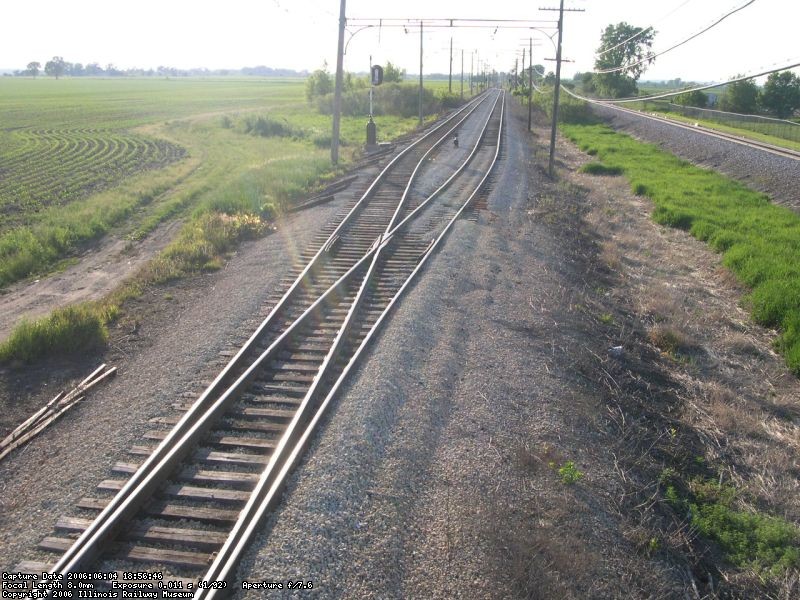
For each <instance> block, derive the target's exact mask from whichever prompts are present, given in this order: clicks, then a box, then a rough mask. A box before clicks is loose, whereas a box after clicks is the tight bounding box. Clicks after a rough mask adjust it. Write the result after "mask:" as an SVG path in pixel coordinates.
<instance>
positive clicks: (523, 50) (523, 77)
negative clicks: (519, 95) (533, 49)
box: [521, 48, 527, 88]
mask: <svg viewBox="0 0 800 600" xmlns="http://www.w3.org/2000/svg"><path fill="white" fill-rule="evenodd" d="M525 50H527V48H523V49H522V77H521V81H522V87H523V88H524V87H525Z"/></svg>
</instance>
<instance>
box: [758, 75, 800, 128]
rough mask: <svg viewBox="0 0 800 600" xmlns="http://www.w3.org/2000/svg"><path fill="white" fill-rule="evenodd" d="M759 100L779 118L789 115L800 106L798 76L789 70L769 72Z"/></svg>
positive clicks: (799, 81)
mask: <svg viewBox="0 0 800 600" xmlns="http://www.w3.org/2000/svg"><path fill="white" fill-rule="evenodd" d="M759 101H760V103H761V106H763V107H764V108H765V109H767V110H768V111H769V112H771V113H772V114H774V115H775V116H776V117H778V118H779V119H786V118H787V117H791V116H792V114H794V111H795V110H797V109H798V108H800V77H798V76H797V75H795V74H794V73H792V72H791V71H783V72H781V73H770V75H769V77H768V78H767V83H765V84H764V90H763V91H762V92H761V96H760V97H759Z"/></svg>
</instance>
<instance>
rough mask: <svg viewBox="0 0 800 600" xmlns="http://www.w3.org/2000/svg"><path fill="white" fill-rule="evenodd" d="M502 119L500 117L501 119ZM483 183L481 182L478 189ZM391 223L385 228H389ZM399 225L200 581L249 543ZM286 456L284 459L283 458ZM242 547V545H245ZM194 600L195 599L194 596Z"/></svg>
mask: <svg viewBox="0 0 800 600" xmlns="http://www.w3.org/2000/svg"><path fill="white" fill-rule="evenodd" d="M500 96H501V95H500V94H498V95H497V97H496V98H495V102H494V104H493V105H492V109H491V110H490V111H489V115H488V116H487V119H486V123H485V124H484V126H483V128H482V130H481V133H480V135H479V136H478V140H477V141H476V143H475V146H474V149H473V151H472V152H470V154H469V156H468V157H467V159H466V160H465V161H464V163H463V164H462V165H461V166H460V167H459V169H458V171H457V172H459V173H460V172H461V171H462V170H463V169H464V168H465V167H466V165H467V164H469V162H470V161H471V160H472V158H473V157H474V156H475V153H476V152H477V150H478V149H479V148H480V146H481V144H482V142H483V139H484V136H485V133H486V130H487V128H488V126H489V123H490V122H491V120H492V116H493V115H494V113H495V108H496V106H497V102H498V101H499V98H500ZM501 118H502V117H501ZM452 179H453V177H451V178H449V179H448V181H447V183H449V182H450V181H451V180H452ZM482 183H483V181H482V182H481V185H482ZM444 187H445V186H440V187H439V188H438V189H437V190H436V191H435V192H434V194H433V195H432V196H431V197H429V198H428V199H427V200H426V203H427V201H429V200H430V199H431V198H432V197H434V196H438V195H439V194H440V193H441V191H442V189H444ZM407 222H408V219H406V220H404V221H403V223H407ZM391 225H392V224H391V223H390V225H389V227H391ZM400 227H401V225H398V226H396V227H395V228H394V229H393V230H392V231H391V232H387V233H386V234H385V236H381V237H379V238H378V239H377V240H376V243H375V244H374V245H373V247H372V248H370V251H369V252H368V253H367V254H366V255H365V256H364V257H363V258H366V257H367V256H368V255H370V254H371V255H372V261H371V263H370V266H369V268H368V270H367V273H366V274H365V276H364V278H363V280H362V282H361V285H360V287H359V290H358V293H357V294H356V297H355V298H354V300H353V302H352V303H351V305H350V307H349V309H348V313H347V316H346V318H345V320H344V322H343V323H342V325H341V327H340V328H339V330H338V332H337V335H336V339H335V340H334V343H333V344H332V346H331V348H330V350H329V352H328V354H327V355H326V357H325V360H324V361H323V363H322V365H321V366H320V368H319V370H318V371H317V373H316V375H315V376H314V380H313V382H312V384H311V387H310V388H309V390H308V391H307V392H306V394H305V396H304V398H303V400H302V402H301V404H300V407H299V408H298V410H297V411H296V412H295V414H294V417H293V418H292V421H291V422H290V423H289V425H288V427H287V428H286V430H285V432H284V433H283V435H282V437H281V439H280V441H279V442H278V445H277V447H276V448H275V451H274V452H273V453H272V456H271V457H270V461H269V464H268V465H267V467H266V468H265V469H264V471H262V473H261V475H260V477H259V480H258V483H257V484H256V486H255V488H254V489H253V491H252V492H251V494H250V497H249V499H248V502H247V504H246V505H245V507H244V508H243V509H242V511H241V512H240V513H239V518H238V519H237V521H236V524H235V525H234V526H233V528H232V529H231V532H230V533H229V535H228V538H227V540H226V542H225V543H224V544H223V546H222V548H221V549H220V551H219V552H218V553H217V556H216V558H215V560H214V563H213V564H212V565H211V567H210V568H209V570H208V572H207V573H206V575H205V576H204V578H203V580H204V581H217V580H219V576H218V571H219V570H220V569H224V565H225V564H227V562H228V561H229V560H234V561H235V560H236V559H237V557H238V553H237V552H236V548H237V547H239V546H240V544H241V543H242V539H243V536H247V537H248V539H249V534H248V533H247V532H248V531H251V527H250V523H251V522H253V521H255V522H258V521H259V520H260V519H261V517H262V516H263V510H262V508H261V507H262V506H263V503H264V498H265V494H267V493H268V491H269V490H270V489H271V488H272V485H273V483H274V481H275V479H276V477H278V476H279V475H280V473H281V472H283V465H284V463H285V462H286V460H288V459H289V458H290V457H291V456H292V451H293V448H294V446H293V445H296V443H297V440H298V438H300V437H301V436H302V435H303V431H302V430H301V428H302V427H303V425H304V424H305V423H306V422H307V421H308V420H309V418H313V415H309V413H310V412H311V411H312V410H314V409H315V401H316V396H317V394H318V393H319V391H320V388H321V384H322V382H323V381H324V379H325V377H326V376H327V375H328V374H329V371H330V369H331V367H332V366H333V365H334V364H335V361H336V359H337V358H338V356H339V353H340V350H341V347H342V345H343V344H344V342H345V340H346V339H347V334H348V332H349V330H350V329H351V327H352V325H353V322H354V319H355V315H356V312H357V311H358V309H359V307H360V306H361V304H362V302H363V299H364V295H365V291H366V289H367V288H368V286H369V285H370V284H371V282H372V278H373V275H374V273H375V271H376V267H377V263H378V260H379V257H380V253H381V251H382V250H383V249H385V248H386V247H387V245H388V244H389V242H390V241H391V240H392V238H393V236H394V235H396V234H397V233H398V231H399V228H400ZM432 247H433V244H432V245H431V246H429V247H428V250H427V251H426V252H430V250H431V248H432ZM287 454H288V455H289V457H287V456H286V455H287ZM245 543H246V542H245ZM200 591H201V590H198V593H199V592H200ZM196 597H197V596H196Z"/></svg>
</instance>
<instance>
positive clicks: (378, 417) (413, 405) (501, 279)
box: [237, 118, 682, 600]
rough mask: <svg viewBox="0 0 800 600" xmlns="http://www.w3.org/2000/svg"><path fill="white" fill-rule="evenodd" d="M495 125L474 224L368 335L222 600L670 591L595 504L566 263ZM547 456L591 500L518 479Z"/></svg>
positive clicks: (514, 143) (523, 156) (536, 475)
mask: <svg viewBox="0 0 800 600" xmlns="http://www.w3.org/2000/svg"><path fill="white" fill-rule="evenodd" d="M509 124H510V125H511V129H510V131H509V133H508V134H507V136H506V149H505V151H504V155H505V159H504V161H503V162H502V163H501V164H500V166H499V172H498V175H497V181H496V183H495V186H494V190H493V192H492V194H491V196H490V198H489V204H488V210H487V211H485V212H482V213H481V216H480V218H479V220H478V222H469V221H467V220H465V219H462V220H460V221H459V222H458V223H457V224H456V226H455V227H454V229H453V231H452V233H451V234H450V236H449V237H448V239H447V240H446V243H445V244H444V247H443V248H442V250H441V251H440V252H439V254H438V255H436V256H435V257H433V259H432V260H431V261H430V262H429V263H428V266H427V267H426V268H425V269H424V271H423V273H422V276H421V278H420V279H419V280H418V282H417V283H416V284H415V285H414V286H413V287H412V289H411V290H410V292H409V293H408V294H407V296H406V297H405V299H404V300H403V302H402V303H401V305H400V307H399V309H398V310H397V311H396V312H395V313H394V315H393V316H392V318H391V319H390V321H389V323H388V325H387V326H386V327H385V330H384V331H383V333H382V334H381V335H379V336H378V339H377V340H376V342H375V343H374V345H373V347H372V349H371V351H370V353H369V358H368V360H367V362H365V363H364V364H363V365H362V366H361V367H360V369H359V370H358V372H357V374H356V375H355V377H354V378H353V379H352V381H351V383H349V384H348V385H347V386H346V389H344V390H343V392H342V393H341V394H340V395H339V397H338V400H337V401H336V403H335V406H334V407H333V408H332V410H331V414H330V415H329V417H328V418H327V419H326V420H325V421H327V422H325V423H323V425H322V428H321V431H320V432H319V434H318V438H317V440H316V441H315V442H314V443H313V444H312V446H311V449H310V450H309V452H308V453H307V458H306V460H305V461H304V462H303V463H301V465H300V466H299V467H298V469H297V471H296V472H295V474H294V475H293V476H292V480H291V481H290V483H289V485H288V486H287V492H286V494H285V497H284V502H283V504H282V506H281V507H280V508H279V509H278V511H277V512H276V514H274V515H273V516H272V517H271V518H270V519H269V522H268V524H267V525H266V526H265V527H264V529H263V530H262V531H261V532H260V533H259V534H258V536H257V539H256V541H255V543H254V544H253V545H252V548H251V551H250V552H249V553H248V555H247V556H246V557H245V559H244V561H243V563H242V565H241V567H240V570H239V581H238V582H237V589H239V590H240V588H241V585H242V584H241V580H247V581H249V582H253V581H271V582H282V583H283V585H284V586H285V585H286V584H287V582H288V581H289V580H293V581H295V580H297V579H303V580H304V581H308V580H310V581H312V582H313V586H314V591H315V594H318V595H319V597H323V598H509V597H520V596H526V595H527V594H529V593H532V590H533V589H536V590H538V593H540V594H542V595H543V597H551V596H548V594H554V595H555V594H566V595H565V596H564V597H589V596H592V595H593V594H595V593H598V594H599V595H600V596H603V595H605V596H614V595H615V594H617V593H620V590H626V591H630V590H633V589H635V588H637V587H638V586H639V583H637V584H636V585H635V586H631V585H630V583H627V584H626V583H623V582H624V581H625V580H628V581H630V580H631V578H632V577H633V573H644V574H643V575H641V576H639V577H640V581H641V582H642V585H648V584H652V585H653V589H660V590H669V591H672V592H676V591H677V590H678V589H681V588H682V584H681V583H680V582H679V577H677V576H676V575H675V574H673V573H670V572H669V569H668V568H667V567H666V566H665V565H662V564H660V563H657V562H648V564H647V565H646V566H645V565H644V564H643V561H641V560H640V558H639V557H637V556H636V553H635V551H633V550H632V549H631V548H630V547H629V546H628V545H627V544H626V542H625V541H624V540H623V539H621V538H620V534H619V529H621V528H620V527H619V524H618V523H616V522H615V516H614V515H613V513H612V511H611V510H609V508H608V506H607V500H608V498H609V497H610V496H612V487H613V486H612V485H611V484H610V480H611V479H612V477H611V475H610V473H609V469H610V467H609V466H608V465H610V464H613V460H612V459H611V458H610V457H608V456H606V452H605V451H604V450H603V444H602V442H600V441H599V440H598V439H597V434H596V433H595V432H593V431H592V428H591V423H587V422H585V421H581V419H578V418H573V416H572V413H573V410H575V409H574V408H572V409H571V408H570V405H571V403H572V402H577V401H578V398H576V394H577V393H578V392H577V390H576V389H575V388H573V387H571V386H570V385H569V384H568V383H566V382H565V380H564V378H563V377H562V374H563V373H566V372H569V371H570V369H571V367H570V363H571V361H572V360H574V359H575V358H576V356H577V349H578V346H577V345H576V346H575V348H574V350H576V352H575V354H573V353H572V352H571V350H573V348H568V349H565V348H564V345H565V343H566V344H567V345H569V343H568V342H565V341H564V337H563V335H564V333H565V332H564V331H563V330H562V329H560V328H561V327H563V324H562V321H561V311H563V310H565V307H567V306H570V304H571V295H572V293H573V292H571V291H570V290H571V288H572V287H573V286H574V285H575V282H574V281H571V280H570V279H571V277H573V274H572V273H571V270H570V266H569V264H570V262H571V261H570V260H569V258H568V257H565V256H564V252H563V249H562V248H559V242H558V241H557V240H554V239H552V237H550V236H547V235H546V234H545V231H544V230H543V229H539V228H536V227H534V226H533V223H532V219H531V216H530V215H531V211H530V207H532V206H533V204H532V197H533V196H534V195H535V194H537V192H538V190H537V189H536V186H535V182H536V180H537V179H538V176H537V175H536V174H535V169H534V168H533V165H532V161H531V156H532V150H531V149H530V148H529V147H528V145H527V142H526V140H525V138H524V136H523V132H522V130H521V128H520V127H519V123H518V122H517V121H516V120H515V119H511V118H509ZM531 175H533V180H532V181H530V180H529V176H531ZM578 437H580V438H582V439H581V440H580V441H577V440H576V438H578ZM550 442H555V443H556V444H559V445H561V444H563V445H564V446H567V447H569V448H570V450H569V452H570V456H569V458H570V459H573V460H575V461H576V463H578V464H579V465H586V464H587V462H592V467H591V470H590V471H589V470H587V473H586V478H587V479H591V481H592V485H593V486H597V487H599V488H601V489H603V492H602V493H601V494H600V496H599V497H593V496H592V494H589V493H587V492H585V491H581V490H580V489H569V488H566V487H565V486H564V485H563V484H561V483H560V482H558V481H554V480H553V478H552V476H551V473H548V472H547V471H548V469H547V468H546V467H545V469H544V472H536V469H535V468H532V467H531V466H530V464H529V462H530V461H531V460H532V459H530V456H531V453H532V452H534V451H535V449H536V448H542V447H548V443H550ZM601 461H602V462H604V463H605V465H604V466H600V465H598V463H599V462H601ZM604 488H607V489H604ZM573 510H574V512H572V513H570V511H573ZM559 514H560V515H562V516H561V520H559V517H558V515H559ZM562 521H563V522H562ZM568 573H571V574H574V576H571V575H568ZM566 581H568V583H565V582H566ZM620 586H622V587H620ZM238 594H240V597H242V598H246V599H248V600H251V599H252V600H255V599H256V598H261V597H263V592H260V591H257V590H251V591H245V592H243V591H239V592H238ZM306 594H307V592H305V591H288V590H283V592H271V595H270V597H304V596H305V595H306Z"/></svg>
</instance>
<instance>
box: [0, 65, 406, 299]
mask: <svg viewBox="0 0 800 600" xmlns="http://www.w3.org/2000/svg"><path fill="white" fill-rule="evenodd" d="M165 118H169V119H172V120H170V121H167V122H164V121H163V120H162V119H165ZM248 119H250V120H251V130H252V132H264V133H269V131H267V130H268V129H269V127H268V125H269V124H270V123H271V124H273V126H274V124H276V123H277V124H279V125H280V126H281V127H284V128H285V131H282V132H281V133H282V134H290V135H289V137H280V138H275V137H262V136H260V135H244V134H243V131H244V130H245V129H246V126H244V125H243V127H242V128H241V129H240V130H237V129H236V128H232V127H230V125H229V126H228V127H225V126H223V125H224V121H225V120H227V121H228V122H229V123H231V122H237V123H242V124H246V122H247V120H248ZM0 122H3V123H9V124H11V125H13V127H11V128H8V129H10V131H9V130H4V131H3V132H2V134H0V135H2V141H3V142H7V143H4V144H2V145H0V171H5V172H4V175H5V176H4V178H3V181H2V183H0V287H4V286H7V285H9V284H11V283H14V282H15V281H19V280H21V279H25V278H27V277H32V276H40V275H43V274H46V273H47V272H49V271H51V270H52V268H53V266H54V265H55V264H57V263H58V262H59V261H60V260H62V259H63V258H65V257H68V256H70V255H72V254H74V253H75V252H77V251H79V250H80V249H81V248H82V247H84V246H85V245H86V244H88V243H91V242H93V241H94V240H97V239H98V238H100V237H102V236H104V235H106V234H107V233H109V232H110V231H111V230H112V229H116V230H119V229H120V228H122V229H123V230H127V235H129V236H130V237H131V238H132V239H141V238H143V237H144V236H145V235H147V234H148V233H150V232H151V231H153V230H154V229H155V228H156V227H158V225H160V224H161V223H163V222H165V221H168V220H170V219H174V218H178V217H184V218H187V217H190V216H191V215H193V214H197V213H196V209H197V207H203V208H204V209H205V210H210V211H217V212H226V213H230V212H231V211H233V210H234V207H237V208H236V210H245V209H246V210H248V211H249V212H251V213H252V214H259V215H262V216H264V217H268V216H271V215H272V214H273V213H274V211H275V209H278V210H280V209H281V208H282V207H283V206H284V205H286V204H288V203H291V202H292V201H293V200H294V199H295V198H297V197H298V196H300V195H301V194H302V192H303V191H304V190H305V189H307V188H308V187H309V186H313V185H314V184H315V183H317V182H323V181H325V180H327V179H329V178H330V177H332V176H333V175H334V173H335V172H334V171H333V170H332V169H331V167H330V164H329V159H328V157H329V150H328V145H329V143H330V123H331V119H330V117H327V116H324V115H320V114H318V113H316V111H315V110H314V109H313V108H312V107H311V106H310V105H309V104H308V103H307V102H306V101H305V98H304V82H303V81H302V80H264V79H256V78H252V79H236V78H230V79H200V78H198V79H181V80H166V79H164V80H162V79H133V80H130V79H118V80H104V79H80V80H78V79H64V80H60V81H52V80H37V81H34V80H28V79H16V78H14V79H11V80H9V79H8V78H6V79H1V80H0ZM365 123H366V119H365V118H362V117H348V118H344V119H343V120H342V137H343V143H344V144H345V147H346V148H347V147H349V148H351V149H354V148H356V147H357V146H358V145H359V144H360V143H362V142H363V140H364V138H365V130H364V127H365ZM132 127H136V129H130V128H132ZM414 127H416V120H415V119H402V118H399V117H393V116H387V117H381V118H380V119H379V120H378V133H379V139H382V140H384V139H388V138H391V137H394V136H397V135H399V134H401V133H404V132H407V131H409V130H411V129H413V128H414ZM84 130H86V133H81V132H83V131H84ZM40 131H41V132H52V133H46V134H45V133H42V134H37V133H35V132H40ZM32 132H33V133H32ZM76 132H77V133H76ZM37 136H40V137H41V136H44V137H46V143H44V142H42V144H39V143H38V142H37V141H36V140H37ZM89 139H92V140H95V141H98V144H100V143H106V142H110V141H112V140H113V141H115V142H114V143H116V144H117V145H118V146H120V147H121V148H122V147H124V151H121V155H120V158H119V161H122V162H119V161H118V162H114V161H111V162H110V163H108V162H107V163H103V164H100V165H93V164H92V156H93V155H92V154H91V152H90V151H89V150H87V148H89V147H90V144H89V143H88V141H89ZM31 140H33V141H31ZM154 140H155V141H154ZM124 142H129V143H128V145H125V144H124ZM137 144H138V145H137ZM147 144H150V145H149V146H148V145H147ZM140 147H141V148H140ZM137 148H140V151H137ZM148 148H150V149H151V151H154V150H153V149H155V150H158V149H159V148H161V149H167V150H170V149H171V150H170V151H171V152H172V153H173V154H171V155H170V156H176V157H177V158H178V159H180V157H181V156H182V155H183V153H184V152H185V153H186V154H187V156H186V157H184V158H183V159H181V160H179V162H178V163H177V164H173V165H170V166H167V167H166V168H161V169H159V170H156V171H152V172H147V173H140V174H138V175H137V174H135V172H134V171H136V170H137V168H138V167H137V168H133V171H131V170H130V169H128V170H127V171H126V170H125V169H124V168H122V167H123V166H124V165H125V164H128V163H125V162H124V161H125V160H128V159H131V157H133V158H136V157H138V158H137V159H136V160H138V161H139V162H135V161H134V162H133V163H132V165H133V167H136V166H137V165H139V166H141V165H142V164H147V165H150V166H151V167H153V166H155V167H158V166H163V165H165V164H167V163H168V161H167V160H165V159H162V158H161V157H160V156H156V158H155V160H154V161H152V160H151V161H150V162H149V163H148V162H147V160H146V159H147V158H148V155H147V153H146V150H147V149H148ZM176 149H177V150H176ZM126 152H127V154H126ZM176 152H177V154H176ZM26 153H27V154H26ZM351 153H352V150H351V151H350V152H348V151H346V150H345V151H343V153H342V159H343V163H344V164H347V162H348V160H349V159H350V157H351ZM26 157H27V158H26ZM126 157H127V158H126ZM23 158H24V159H25V160H22V159H23ZM131 160H133V159H131ZM65 162H66V163H67V166H68V167H69V168H65V167H64V163H65ZM129 162H130V160H129ZM70 165H72V166H70ZM9 166H14V168H15V169H16V171H14V170H12V171H10V172H11V175H8V173H9V168H8V167H9ZM73 167H74V168H73ZM89 168H91V169H95V170H96V171H97V176H98V177H99V178H100V179H99V180H98V179H97V178H95V179H92V178H88V179H87V177H86V171H87V169H89ZM24 181H27V182H28V183H26V184H25V185H27V188H30V187H31V186H30V185H29V184H32V183H37V182H38V183H37V185H38V187H36V186H34V188H35V189H33V190H29V191H31V193H30V194H28V196H25V195H24V194H21V193H18V191H17V188H20V189H21V188H22V187H25V185H23V184H22V183H21V182H24ZM253 181H257V182H258V184H257V185H253V184H252V182H253ZM98 182H99V183H100V184H102V185H98ZM65 185H66V188H65V187H64V186H65ZM3 186H7V187H9V190H10V191H9V193H8V194H6V195H3ZM98 187H106V188H108V189H106V191H104V192H102V193H95V192H97V188H98ZM12 188H13V189H12ZM27 188H26V189H27ZM65 190H66V191H70V190H72V191H71V193H65ZM256 193H258V194H261V197H260V198H259V199H255V198H253V197H250V198H247V196H248V195H250V196H253V195H254V194H256ZM245 198H246V199H245ZM262 208H266V209H267V210H266V211H264V210H262ZM4 215H5V216H4ZM3 223H6V225H7V226H6V227H5V228H3ZM123 232H124V231H123Z"/></svg>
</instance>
